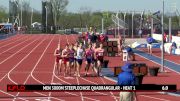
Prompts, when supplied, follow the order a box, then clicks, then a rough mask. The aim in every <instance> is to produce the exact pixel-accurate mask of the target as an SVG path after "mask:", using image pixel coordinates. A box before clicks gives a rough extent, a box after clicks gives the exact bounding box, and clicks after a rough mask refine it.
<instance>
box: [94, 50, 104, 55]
mask: <svg viewBox="0 0 180 101" xmlns="http://www.w3.org/2000/svg"><path fill="white" fill-rule="evenodd" d="M96 56H97V57H103V56H104V51H102V49H101V50H98V51H97V52H96Z"/></svg>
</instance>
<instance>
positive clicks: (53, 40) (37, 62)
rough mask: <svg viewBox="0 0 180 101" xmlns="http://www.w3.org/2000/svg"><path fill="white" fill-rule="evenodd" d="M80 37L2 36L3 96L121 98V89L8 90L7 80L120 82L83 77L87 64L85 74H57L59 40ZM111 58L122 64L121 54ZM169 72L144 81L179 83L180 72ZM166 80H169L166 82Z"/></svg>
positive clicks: (168, 100)
mask: <svg viewBox="0 0 180 101" xmlns="http://www.w3.org/2000/svg"><path fill="white" fill-rule="evenodd" d="M76 38H77V36H75V35H68V36H67V35H16V36H13V37H11V38H9V39H6V40H1V41H0V87H1V88H0V100H2V101H5V100H6V101H12V100H15V101H22V100H30V101H37V100H43V99H49V100H52V101H62V100H63V101H64V100H66V101H70V100H73V101H80V100H82V101H90V100H92V101H98V100H101V101H114V100H119V93H118V92H29V93H9V92H6V85H7V84H54V83H56V84H69V85H71V84H116V82H114V81H112V80H109V79H107V78H105V77H83V74H84V72H83V71H84V68H82V69H81V73H82V74H81V75H82V77H63V76H62V75H60V76H58V75H56V73H55V71H54V70H55V68H54V56H53V53H54V50H55V48H56V47H57V44H58V43H60V44H61V46H62V47H64V46H65V44H66V43H67V42H69V43H74V42H75V39H76ZM108 59H110V66H113V65H114V64H115V65H120V64H121V63H122V62H120V61H121V59H120V57H115V58H111V57H108ZM137 60H138V61H140V62H142V61H143V62H147V63H148V64H151V65H154V64H153V63H152V62H150V61H147V60H145V59H143V58H141V57H137ZM117 63H120V64H117ZM112 64H113V65H112ZM83 67H84V66H83ZM169 72H170V73H168V74H162V77H160V78H158V77H157V78H156V77H150V76H147V77H145V79H144V81H143V83H154V82H156V83H159V82H161V83H165V82H167V83H168V82H170V83H174V82H175V81H176V82H175V83H177V81H178V80H180V79H179V75H177V74H176V73H174V72H172V71H169ZM160 75H161V74H160ZM164 75H165V76H164ZM176 76H177V77H176ZM173 77H176V78H177V79H174V80H170V79H172V78H173ZM160 79H161V80H160ZM157 80H158V81H157ZM159 80H160V81H159ZM163 80H167V81H164V82H163ZM178 85H179V84H178ZM178 87H179V86H178ZM137 96H138V101H178V99H179V98H178V97H174V96H170V95H162V94H159V93H157V92H149V93H146V92H143V93H142V92H138V93H137Z"/></svg>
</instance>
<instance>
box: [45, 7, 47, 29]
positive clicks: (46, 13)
mask: <svg viewBox="0 0 180 101" xmlns="http://www.w3.org/2000/svg"><path fill="white" fill-rule="evenodd" d="M45 9H46V33H47V6H45Z"/></svg>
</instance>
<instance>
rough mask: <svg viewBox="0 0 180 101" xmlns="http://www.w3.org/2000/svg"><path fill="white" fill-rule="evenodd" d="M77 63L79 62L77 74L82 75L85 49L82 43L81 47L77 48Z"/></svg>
mask: <svg viewBox="0 0 180 101" xmlns="http://www.w3.org/2000/svg"><path fill="white" fill-rule="evenodd" d="M76 55H77V56H76V64H77V70H76V75H77V76H78V77H80V69H81V66H82V61H83V56H84V50H83V47H82V43H80V44H79V47H78V49H77V54H76Z"/></svg>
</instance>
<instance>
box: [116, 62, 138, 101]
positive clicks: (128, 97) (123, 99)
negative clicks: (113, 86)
mask: <svg viewBox="0 0 180 101" xmlns="http://www.w3.org/2000/svg"><path fill="white" fill-rule="evenodd" d="M121 69H122V71H123V72H121V73H120V74H119V75H118V82H117V85H120V86H133V85H135V81H136V80H135V75H134V74H133V72H132V69H133V67H132V64H130V63H126V64H125V65H124V66H122V68H121ZM119 96H120V99H119V101H137V98H136V94H135V92H120V93H119Z"/></svg>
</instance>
